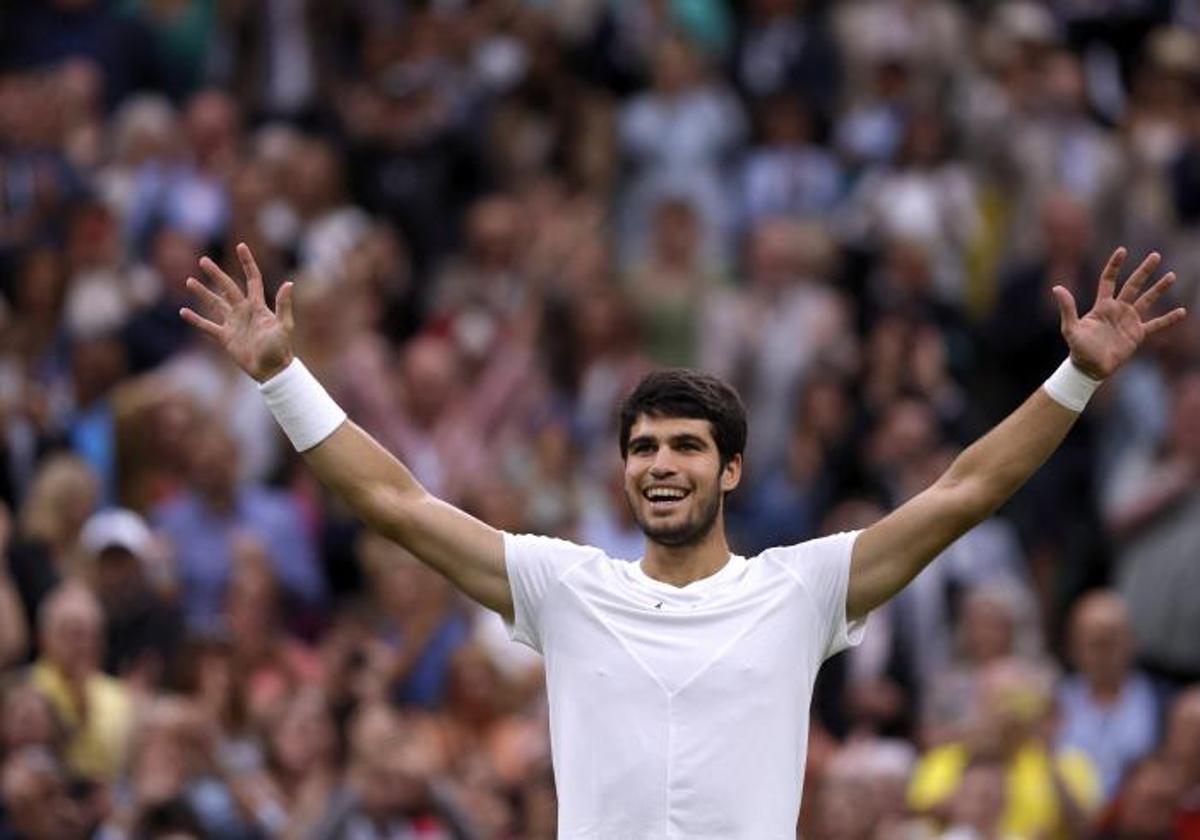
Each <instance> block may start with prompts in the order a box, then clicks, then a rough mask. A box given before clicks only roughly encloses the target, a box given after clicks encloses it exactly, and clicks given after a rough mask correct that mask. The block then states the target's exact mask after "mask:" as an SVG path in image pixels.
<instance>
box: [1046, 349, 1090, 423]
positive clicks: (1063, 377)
mask: <svg viewBox="0 0 1200 840" xmlns="http://www.w3.org/2000/svg"><path fill="white" fill-rule="evenodd" d="M1103 381H1104V380H1103V379H1092V377H1090V376H1088V375H1087V374H1086V373H1084V372H1083V371H1081V370H1080V369H1079V368H1077V367H1075V363H1074V362H1072V361H1071V357H1070V356H1067V360H1066V361H1065V362H1063V363H1062V364H1061V365H1059V366H1058V370H1056V371H1054V373H1052V374H1050V378H1049V379H1047V380H1046V382H1045V384H1043V385H1042V387H1043V388H1045V389H1046V393H1047V394H1049V395H1050V399H1052V400H1054V401H1055V402H1056V403H1059V404H1060V405H1063V406H1065V407H1067V408H1069V409H1071V411H1083V407H1084V406H1085V405H1087V403H1088V400H1089V399H1091V397H1092V394H1094V393H1095V392H1096V389H1097V388H1099V387H1100V383H1102V382H1103Z"/></svg>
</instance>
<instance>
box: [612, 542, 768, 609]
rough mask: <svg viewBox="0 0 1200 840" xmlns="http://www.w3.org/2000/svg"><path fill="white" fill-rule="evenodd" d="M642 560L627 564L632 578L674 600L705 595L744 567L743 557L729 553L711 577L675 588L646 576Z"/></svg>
mask: <svg viewBox="0 0 1200 840" xmlns="http://www.w3.org/2000/svg"><path fill="white" fill-rule="evenodd" d="M644 559H645V558H644V557H639V558H638V559H637V560H636V561H634V562H633V563H630V564H629V566H630V573H631V574H632V576H633V578H634V579H635V580H636V581H637V582H638V583H639V584H640V585H642V586H645V587H647V588H649V589H652V590H654V591H655V592H657V593H659V594H664V595H670V596H672V597H675V598H691V597H698V596H701V595H705V594H707V593H708V592H710V591H712V590H713V589H714V588H716V587H719V586H721V585H722V584H724V583H725V582H727V581H729V580H731V579H733V578H735V577H737V576H738V575H739V574H740V573H741V571H742V569H744V568H745V566H746V558H745V557H743V556H741V555H740V554H734V553H732V552H730V554H729V559H728V560H726V561H725V565H723V566H722V567H721V568H719V569H717V570H716V571H715V572H713V573H712V574H711V575H708V576H707V577H702V578H700V579H699V580H694V581H692V582H691V583H687V584H684V585H683V586H675V585H673V584H670V583H666V582H664V581H661V580H655V579H654V578H652V577H650V575H648V574H646V571H645V569H643V568H642V560H644Z"/></svg>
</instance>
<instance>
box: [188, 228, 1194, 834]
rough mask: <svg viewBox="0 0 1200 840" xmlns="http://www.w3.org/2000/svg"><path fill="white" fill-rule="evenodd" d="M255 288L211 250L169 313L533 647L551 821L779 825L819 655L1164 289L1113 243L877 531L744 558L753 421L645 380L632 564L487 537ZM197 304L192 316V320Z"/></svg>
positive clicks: (935, 540) (628, 481)
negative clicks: (1046, 348)
mask: <svg viewBox="0 0 1200 840" xmlns="http://www.w3.org/2000/svg"><path fill="white" fill-rule="evenodd" d="M237 253H238V258H239V260H240V262H241V268H242V274H243V275H244V277H245V283H244V285H243V284H239V283H238V282H236V281H235V280H234V279H233V278H232V277H230V276H229V275H228V274H226V273H225V272H224V271H223V270H221V268H220V267H218V266H217V265H216V264H215V263H214V262H213V261H212V260H210V259H208V258H204V259H202V260H201V262H200V265H201V268H202V269H203V271H204V274H205V275H207V277H208V280H209V284H208V285H206V284H204V283H201V282H200V281H199V280H197V279H195V278H189V279H188V286H189V288H190V289H191V291H192V293H193V294H194V295H195V296H196V299H197V300H198V309H199V312H197V311H193V310H192V309H187V308H185V309H182V310H181V311H180V314H181V316H182V317H183V318H184V319H185V320H186V321H187V322H188V323H189V324H192V325H193V326H195V327H196V328H197V329H199V330H200V331H202V332H203V333H205V334H206V335H208V336H210V337H211V338H213V339H215V340H216V341H217V342H219V343H220V344H221V346H222V347H224V349H225V351H226V352H227V353H228V354H229V356H230V357H231V358H232V359H233V360H234V361H235V362H236V363H237V364H238V365H240V366H241V367H242V369H243V370H245V371H246V373H248V374H249V375H250V376H252V377H254V379H256V380H257V381H258V382H259V383H260V387H261V389H262V392H263V395H264V397H265V398H266V401H267V403H268V405H269V406H270V408H271V410H272V412H273V413H274V415H275V417H276V418H277V420H278V421H279V423H280V425H281V426H282V428H283V430H284V432H285V433H286V434H287V436H288V437H289V439H290V440H291V442H292V443H293V445H294V446H295V447H296V448H297V449H298V450H299V451H300V452H302V453H303V454H304V459H305V461H306V462H307V463H308V465H309V467H310V468H311V469H312V470H313V472H314V473H316V475H317V476H318V477H319V478H320V479H321V481H323V482H324V483H325V484H326V485H327V486H328V487H329V488H330V489H332V490H333V491H334V492H335V493H337V494H338V495H339V496H340V497H341V498H342V499H343V500H345V502H346V503H347V504H349V505H350V507H351V508H352V509H353V510H354V511H355V512H356V513H357V515H358V516H360V517H361V518H362V519H363V520H364V521H365V522H366V523H367V524H368V525H369V526H370V527H371V528H373V529H374V530H376V531H378V532H379V533H381V534H383V535H384V536H386V537H388V538H390V539H392V540H395V541H396V542H397V543H399V544H401V545H403V546H404V547H405V548H407V549H408V550H409V551H411V552H412V553H413V554H415V555H416V556H417V557H419V558H420V559H421V560H422V561H424V562H425V563H427V564H428V565H429V566H431V567H432V568H434V569H436V570H437V571H438V572H440V573H441V574H443V575H445V576H446V577H447V578H449V579H450V580H451V581H452V582H453V583H454V584H455V585H456V586H457V587H458V588H459V589H461V590H462V591H463V592H465V593H466V594H467V595H468V596H470V597H471V598H473V599H474V600H476V601H478V602H479V603H480V604H483V605H484V606H485V607H488V608H490V609H493V610H495V611H496V612H498V613H499V614H500V615H501V616H503V618H504V620H505V621H506V622H507V623H508V625H509V627H510V630H511V633H512V636H513V638H514V639H517V640H518V641H521V642H524V643H525V644H527V645H529V646H531V647H532V648H534V649H535V650H537V651H540V652H541V653H542V654H543V655H544V657H545V662H546V678H547V692H548V694H549V700H550V729H551V746H552V752H553V758H554V773H555V781H556V785H557V791H558V798H559V836H560V837H562V838H571V840H585V838H586V839H587V840H666V838H689V840H696V839H697V838H709V839H710V840H735V838H745V840H772V838H778V840H784V838H787V840H792V838H794V837H795V826H796V818H797V813H798V811H799V807H800V791H801V786H802V784H803V776H804V762H805V752H806V746H807V739H808V719H809V705H810V701H811V695H812V688H813V681H814V680H815V679H816V675H817V669H818V668H819V667H820V666H821V663H822V662H823V661H824V660H825V659H826V658H827V657H829V656H831V655H833V654H834V653H837V652H838V651H840V650H842V649H843V648H845V647H847V646H849V645H853V644H856V643H857V642H858V640H859V639H860V638H861V636H862V632H863V622H864V619H865V617H866V615H867V614H868V613H869V612H870V611H871V610H872V609H874V608H875V607H877V606H879V605H880V604H882V603H883V602H884V601H886V600H888V599H889V598H891V597H892V596H893V595H895V594H896V593H897V592H899V591H900V590H901V588H903V587H904V586H905V584H907V583H908V582H909V581H910V580H912V579H913V577H914V576H915V575H916V574H917V573H918V572H920V571H921V569H923V568H924V567H925V565H926V564H927V563H929V562H930V561H931V560H932V559H933V558H934V557H936V556H937V555H938V554H939V553H940V552H941V551H942V550H943V549H944V548H945V547H946V546H948V545H949V544H950V543H951V542H953V541H954V540H955V539H957V538H958V537H959V536H960V535H961V534H963V533H964V532H965V531H967V530H968V529H970V528H971V527H972V526H974V525H975V524H976V523H978V522H981V521H982V520H983V519H984V518H986V517H987V516H988V515H990V514H991V513H992V512H993V511H994V510H995V509H996V508H997V507H999V506H1000V505H1001V504H1002V503H1003V502H1004V501H1005V500H1006V499H1008V498H1009V497H1010V496H1011V495H1012V494H1013V493H1014V492H1015V491H1016V490H1017V488H1018V487H1020V486H1021V485H1022V484H1023V483H1024V482H1025V480H1026V479H1028V478H1029V476H1030V475H1031V474H1032V473H1033V472H1034V471H1035V470H1036V469H1037V468H1038V467H1039V466H1040V465H1041V464H1042V463H1043V462H1044V461H1045V460H1046V458H1047V457H1049V456H1050V454H1051V453H1052V452H1053V451H1054V450H1055V448H1056V447H1057V446H1058V445H1059V443H1060V442H1061V441H1062V439H1063V437H1064V436H1065V435H1066V434H1067V432H1068V430H1070V428H1071V426H1072V425H1073V424H1074V423H1075V420H1076V419H1077V418H1078V417H1079V413H1080V412H1081V411H1082V410H1083V408H1084V405H1085V404H1086V403H1087V401H1088V398H1089V397H1090V396H1091V395H1092V393H1093V392H1094V391H1095V390H1096V388H1097V387H1098V386H1099V385H1100V383H1101V382H1102V381H1103V380H1104V379H1105V378H1107V377H1108V376H1110V375H1111V374H1112V373H1113V372H1114V371H1115V370H1117V368H1119V367H1120V366H1121V365H1122V364H1123V363H1124V362H1125V361H1126V360H1128V359H1129V358H1130V357H1131V356H1132V355H1133V354H1134V352H1135V351H1136V350H1137V348H1138V347H1139V346H1140V345H1141V343H1142V342H1143V341H1144V340H1145V339H1146V337H1147V336H1150V335H1152V334H1154V333H1156V332H1158V331H1160V330H1162V329H1165V328H1166V327H1168V326H1170V325H1172V324H1174V323H1176V322H1177V321H1179V320H1180V319H1181V318H1183V317H1184V311H1183V310H1182V309H1175V310H1173V311H1171V312H1168V313H1167V314H1165V315H1161V316H1158V317H1154V316H1153V315H1152V312H1153V308H1154V305H1155V303H1156V302H1157V301H1158V299H1159V298H1160V297H1161V296H1162V295H1163V293H1164V292H1165V291H1166V290H1167V289H1168V288H1170V286H1171V284H1172V283H1173V282H1174V279H1175V275H1174V274H1172V273H1167V274H1165V275H1163V276H1162V277H1161V278H1160V279H1158V280H1157V282H1155V283H1153V284H1152V285H1151V286H1150V288H1149V289H1148V290H1147V291H1144V292H1143V288H1144V287H1145V286H1146V284H1147V281H1148V280H1149V279H1150V278H1151V277H1152V276H1153V275H1154V274H1155V273H1156V271H1157V269H1158V265H1159V256H1158V255H1157V254H1151V255H1150V256H1148V257H1147V258H1146V259H1145V260H1144V261H1143V262H1142V264H1141V265H1140V266H1138V267H1137V269H1136V270H1135V271H1134V272H1133V273H1132V274H1131V275H1130V277H1129V279H1128V280H1127V281H1126V282H1125V284H1124V285H1123V287H1121V289H1120V291H1119V292H1118V291H1117V286H1118V282H1117V281H1118V277H1119V274H1120V269H1121V266H1122V264H1123V263H1124V262H1125V259H1126V251H1125V249H1123V248H1122V249H1118V250H1117V251H1116V252H1114V253H1113V255H1112V257H1111V258H1110V259H1109V260H1108V263H1107V265H1106V266H1105V268H1104V271H1103V273H1102V274H1101V277H1100V281H1099V289H1098V294H1097V296H1096V304H1095V306H1094V308H1093V309H1092V310H1091V311H1090V312H1088V313H1087V314H1086V315H1084V316H1083V317H1082V318H1081V317H1079V316H1078V315H1077V312H1076V307H1075V301H1074V299H1073V298H1072V296H1071V294H1070V292H1068V291H1067V290H1066V289H1065V288H1063V287H1062V286H1057V287H1055V288H1054V296H1055V298H1056V300H1057V302H1058V307H1059V311H1060V316H1061V322H1062V332H1063V336H1064V338H1065V339H1066V343H1067V347H1068V350H1069V355H1068V358H1067V359H1066V360H1065V361H1064V362H1063V363H1062V365H1061V367H1059V368H1058V370H1056V371H1055V372H1054V373H1053V374H1052V375H1051V376H1050V378H1049V379H1048V380H1046V382H1045V384H1044V385H1043V386H1042V387H1041V388H1039V389H1038V390H1037V391H1036V392H1035V393H1034V394H1033V395H1032V396H1030V397H1029V398H1028V399H1027V400H1026V401H1025V403H1024V404H1023V405H1022V406H1021V407H1020V408H1018V409H1017V410H1016V411H1015V412H1013V413H1012V414H1011V415H1010V416H1009V417H1008V418H1006V419H1005V420H1004V421H1003V422H1001V423H1000V424H999V425H998V426H996V428H994V429H993V430H992V431H991V432H989V433H988V434H987V435H985V436H984V437H983V438H981V439H980V440H979V441H977V442H976V443H975V444H974V445H972V446H971V447H969V448H968V449H966V450H965V451H964V452H963V453H962V454H961V455H960V456H959V457H958V459H957V460H956V461H955V462H954V463H953V464H952V465H951V466H950V468H949V469H948V470H947V471H946V473H945V475H943V476H942V477H941V478H939V479H938V480H937V481H936V482H934V484H933V485H932V486H931V487H929V488H928V489H926V490H925V491H924V492H922V493H921V494H920V495H918V496H916V497H914V498H913V499H911V500H910V501H908V502H907V503H905V504H904V505H903V506H901V507H900V508H898V509H897V510H895V511H894V512H892V513H891V514H890V515H889V516H887V517H886V518H884V519H883V520H881V521H880V522H878V523H876V524H875V525H872V526H871V527H869V528H867V529H865V530H863V531H859V532H852V533H843V534H837V535H834V536H830V537H825V538H822V539H817V540H812V541H810V542H806V543H802V544H800V545H792V546H781V547H779V548H773V549H770V550H768V551H766V552H764V553H763V554H761V555H759V556H758V557H755V558H749V559H748V558H744V557H739V556H737V555H734V554H732V553H731V552H730V550H729V546H728V544H727V542H726V538H725V529H724V523H723V516H722V513H723V501H724V497H725V494H726V493H729V492H730V491H732V490H733V489H734V488H736V487H737V485H738V482H739V480H740V478H741V470H742V452H743V449H744V447H745V443H746V417H745V414H744V411H743V408H742V405H741V402H740V400H739V399H738V397H737V395H736V394H735V393H734V392H733V390H732V389H731V388H730V387H729V386H728V385H726V384H725V383H723V382H721V381H719V380H717V379H715V378H714V377H711V376H708V375H706V374H703V373H698V372H694V371H683V370H671V371H663V372H659V373H652V374H650V375H649V376H647V377H646V378H645V379H644V380H643V381H642V382H641V383H640V384H639V385H638V386H637V388H636V389H635V390H634V391H633V393H632V394H631V395H630V396H629V397H628V399H627V400H626V402H625V403H624V406H623V408H622V412H621V422H620V447H621V453H622V455H623V457H624V461H625V494H626V497H627V499H628V502H629V505H630V507H631V508H632V510H633V514H634V516H635V517H636V518H637V521H638V524H639V525H640V526H641V528H642V530H643V531H644V532H645V534H646V537H647V548H646V553H645V556H644V557H642V558H641V560H640V562H636V563H626V562H619V561H615V560H613V559H611V558H609V557H606V556H605V555H604V553H603V552H601V551H599V550H598V549H595V548H589V547H586V546H580V545H575V544H572V543H569V542H566V541H562V540H556V539H550V538H546V537H538V536H527V535H517V534H508V533H502V532H500V531H497V530H495V529H493V528H491V527H489V526H488V525H486V524H484V523H482V522H480V521H478V520H476V519H474V518H472V517H471V516H469V515H467V514H466V513H464V512H462V511H460V510H457V509H456V508H454V507H453V506H451V505H449V504H447V503H445V502H443V501H440V500H439V499H436V498H434V497H433V496H431V495H430V494H429V493H428V492H426V490H425V489H424V488H423V487H421V485H420V484H419V483H417V481H416V480H414V478H413V476H412V474H411V473H410V472H409V470H408V469H407V468H405V466H404V465H403V464H401V463H400V462H399V461H398V460H396V459H395V458H394V457H392V456H391V455H390V454H389V453H388V452H387V451H385V450H384V449H383V448H382V447H381V446H380V445H379V444H378V443H376V442H375V441H374V440H373V439H372V438H371V437H370V436H368V435H367V434H366V433H364V432H363V431H362V430H361V429H359V428H358V427H357V426H356V425H354V423H352V422H348V421H347V419H346V415H345V413H344V412H343V411H342V410H341V409H340V408H339V407H338V406H337V404H336V403H334V401H333V400H332V398H331V397H330V396H329V395H328V394H327V393H326V391H325V390H324V389H323V388H322V387H321V385H320V384H319V383H318V382H317V381H316V379H315V378H314V377H313V376H312V375H311V374H310V373H309V372H308V371H307V370H306V369H305V367H304V365H303V363H302V362H301V361H300V360H299V359H298V358H296V356H295V355H294V352H293V349H292V338H291V336H292V329H293V317H292V284H291V283H285V284H283V285H282V286H281V287H280V289H279V292H278V294H277V295H276V298H275V305H274V311H272V309H271V308H270V307H268V305H267V302H266V300H265V299H264V293H263V280H262V276H261V274H260V273H259V269H258V266H257V265H256V264H255V261H254V257H253V255H252V254H251V253H250V249H249V248H247V247H246V246H245V245H244V244H243V245H239V246H238V249H237ZM200 313H203V314H200Z"/></svg>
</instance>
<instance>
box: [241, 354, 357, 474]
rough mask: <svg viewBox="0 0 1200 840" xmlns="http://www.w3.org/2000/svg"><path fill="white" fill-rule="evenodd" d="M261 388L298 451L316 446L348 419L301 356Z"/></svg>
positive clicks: (276, 418) (263, 383)
mask: <svg viewBox="0 0 1200 840" xmlns="http://www.w3.org/2000/svg"><path fill="white" fill-rule="evenodd" d="M258 390H259V391H261V392H262V395H263V397H264V398H265V399H266V401H267V408H269V409H271V413H272V414H274V415H275V420H276V422H278V423H279V425H280V426H281V427H282V428H283V433H284V434H285V435H287V436H288V440H290V441H291V442H292V446H294V447H296V451H297V452H304V451H305V450H308V449H312V448H313V447H314V446H316V445H317V444H318V443H320V442H321V441H323V440H325V438H327V437H329V436H330V435H331V434H333V433H334V432H335V431H336V430H337V427H338V426H340V425H342V423H343V422H345V420H346V412H344V411H342V409H341V407H339V406H338V404H337V403H335V402H334V401H333V397H331V396H329V392H328V391H326V390H325V389H324V388H323V387H322V386H321V383H320V382H318V381H317V378H316V377H315V376H313V375H312V374H311V373H309V372H308V368H306V367H305V366H304V362H302V361H300V360H299V359H298V358H293V359H292V362H291V364H289V365H288V366H287V367H285V368H284V369H283V370H281V371H280V372H279V373H277V374H275V375H274V376H272V377H271V378H270V379H268V380H267V381H266V382H261V383H259V386H258Z"/></svg>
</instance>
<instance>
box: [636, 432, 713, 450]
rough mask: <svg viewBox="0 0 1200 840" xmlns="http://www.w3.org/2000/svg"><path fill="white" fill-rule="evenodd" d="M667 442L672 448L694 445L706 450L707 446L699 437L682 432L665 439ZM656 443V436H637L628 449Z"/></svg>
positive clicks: (657, 440)
mask: <svg viewBox="0 0 1200 840" xmlns="http://www.w3.org/2000/svg"><path fill="white" fill-rule="evenodd" d="M667 441H668V442H669V443H670V444H671V445H672V446H679V445H681V444H685V443H692V444H696V445H698V446H700V447H702V448H707V446H708V441H706V440H705V439H704V438H702V437H700V436H699V435H694V434H692V433H691V432H683V433H681V434H678V435H671V436H670V437H669V438H667ZM658 442H659V439H658V436H657V435H638V436H637V437H635V438H633V439H631V440H630V441H629V448H630V449H633V447H635V446H639V445H641V444H657V443H658Z"/></svg>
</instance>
